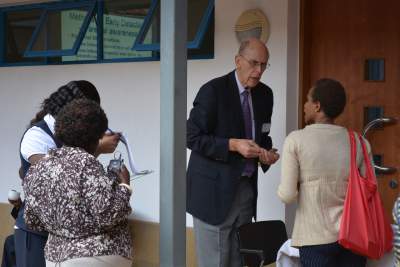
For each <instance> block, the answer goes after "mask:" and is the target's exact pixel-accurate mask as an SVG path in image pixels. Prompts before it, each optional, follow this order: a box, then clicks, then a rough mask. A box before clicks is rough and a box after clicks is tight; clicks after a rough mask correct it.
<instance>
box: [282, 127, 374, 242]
mask: <svg viewBox="0 0 400 267" xmlns="http://www.w3.org/2000/svg"><path fill="white" fill-rule="evenodd" d="M366 143H367V149H368V152H369V153H370V151H371V149H370V145H369V144H368V142H366ZM357 165H358V167H359V168H360V170H361V173H362V174H364V170H365V166H364V164H363V161H362V150H361V146H360V143H359V141H358V138H357ZM349 169H350V141H349V137H348V133H347V129H346V128H343V127H341V126H337V125H332V124H312V125H309V126H307V127H305V128H304V129H302V130H298V131H294V132H292V133H290V134H289V136H287V138H286V140H285V143H284V147H283V152H282V175H281V183H280V185H279V188H278V196H279V198H280V199H281V200H282V201H283V202H285V203H290V202H293V201H295V200H297V202H298V206H297V210H296V219H295V223H294V229H293V234H292V246H296V247H300V246H307V245H320V244H328V243H333V242H336V241H337V239H338V233H339V225H340V219H341V217H342V212H343V203H344V199H345V196H346V190H347V184H348V175H349Z"/></svg>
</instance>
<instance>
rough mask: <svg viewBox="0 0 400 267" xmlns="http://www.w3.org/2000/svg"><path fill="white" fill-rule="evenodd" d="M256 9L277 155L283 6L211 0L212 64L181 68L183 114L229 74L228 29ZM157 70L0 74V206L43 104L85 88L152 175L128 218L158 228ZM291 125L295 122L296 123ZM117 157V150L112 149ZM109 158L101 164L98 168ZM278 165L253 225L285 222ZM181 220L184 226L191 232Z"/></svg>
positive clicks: (282, 129)
mask: <svg viewBox="0 0 400 267" xmlns="http://www.w3.org/2000/svg"><path fill="white" fill-rule="evenodd" d="M249 8H261V9H262V10H263V11H264V12H265V14H266V15H267V17H268V18H269V21H270V25H271V36H270V39H269V41H268V43H267V45H268V47H269V49H270V54H271V57H270V63H271V67H270V69H268V70H267V71H266V73H265V74H264V76H263V82H265V83H266V84H268V85H269V86H270V87H271V88H272V89H273V91H274V100H275V106H274V113H273V117H272V130H271V135H272V139H273V141H274V146H275V147H276V148H278V149H279V150H281V149H282V144H283V140H284V137H285V136H286V131H287V129H286V128H287V125H286V121H287V114H286V109H287V89H286V87H287V83H288V80H287V72H288V68H287V62H288V61H287V49H288V48H287V42H288V36H287V31H288V28H287V21H288V0H217V1H216V23H215V59H212V60H193V61H189V62H188V111H189V110H190V108H191V106H192V101H193V99H194V97H195V94H196V93H197V90H198V88H199V87H200V86H201V85H202V84H203V83H205V82H206V81H208V80H209V79H211V78H213V77H217V76H220V75H224V74H226V73H227V72H229V71H231V70H232V69H233V68H234V55H235V53H236V52H237V48H238V43H237V41H236V38H235V35H234V31H233V29H234V23H235V21H236V19H237V17H238V16H239V15H240V13H241V12H242V11H244V10H246V9H249ZM159 70H160V68H159V62H136V63H112V64H86V65H64V66H35V67H11V68H0V120H1V125H2V126H1V131H0V138H1V140H2V141H3V142H2V148H1V153H0V166H1V170H2V172H1V173H2V174H1V178H0V201H1V202H6V201H7V191H8V190H9V189H10V188H16V189H19V190H21V187H20V181H19V178H18V174H17V172H18V168H19V165H20V161H19V154H18V147H19V141H20V137H21V135H22V133H23V131H24V128H25V127H26V125H27V124H28V122H29V120H30V119H31V118H32V117H33V115H34V114H35V113H36V111H37V110H38V109H39V105H40V102H41V101H42V100H43V99H44V97H45V96H48V95H49V94H50V93H51V92H52V91H54V90H55V89H57V88H58V87H59V86H60V85H62V84H65V83H67V82H68V81H70V80H78V79H86V80H89V81H92V82H93V83H94V84H95V85H96V87H97V88H98V89H99V91H100V95H101V98H102V106H103V108H104V109H105V111H106V113H107V114H108V118H109V122H110V123H109V124H110V127H111V128H112V129H113V130H116V131H118V130H123V132H124V133H125V134H126V135H127V136H128V137H129V140H130V142H131V145H132V147H133V149H134V155H135V160H136V162H137V164H138V165H139V166H140V167H141V168H143V169H152V170H154V171H155V172H154V173H153V174H151V175H148V176H146V177H143V178H140V179H138V180H135V181H133V182H132V183H133V187H134V194H133V197H132V205H133V208H134V217H136V218H140V219H144V220H148V221H156V222H158V221H159V190H160V188H159V154H160V153H159V144H160V140H159V137H160V134H159V132H160V129H159V123H160V115H159V104H160V94H159V88H160V84H159V83H160V75H159ZM295 117H297V115H295ZM118 149H119V150H121V151H124V148H123V146H119V147H118ZM109 158H110V157H109V156H101V157H100V159H101V160H102V161H104V162H107V161H108V160H109ZM279 177H280V164H279V163H278V164H276V165H274V166H273V167H272V168H271V169H270V170H269V171H268V172H267V173H266V174H262V173H260V177H259V180H260V182H259V195H260V197H259V206H258V214H259V219H284V218H285V209H284V205H282V204H281V202H280V201H279V200H278V198H277V196H276V188H277V185H278V182H279ZM191 224H192V221H191V216H188V225H191Z"/></svg>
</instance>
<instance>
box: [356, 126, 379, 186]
mask: <svg viewBox="0 0 400 267" xmlns="http://www.w3.org/2000/svg"><path fill="white" fill-rule="evenodd" d="M358 139H359V140H360V144H361V148H362V151H363V158H364V164H365V167H366V172H368V173H369V174H370V175H365V176H366V178H368V179H369V180H370V181H371V182H373V183H376V179H374V177H375V172H374V170H373V168H372V164H371V160H370V158H369V155H368V151H367V146H366V144H365V141H364V138H363V137H362V136H361V135H360V134H358Z"/></svg>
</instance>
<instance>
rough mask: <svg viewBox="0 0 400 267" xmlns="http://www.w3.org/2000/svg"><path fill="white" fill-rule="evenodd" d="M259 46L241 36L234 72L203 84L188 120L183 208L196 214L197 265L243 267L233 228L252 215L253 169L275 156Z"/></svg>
mask: <svg viewBox="0 0 400 267" xmlns="http://www.w3.org/2000/svg"><path fill="white" fill-rule="evenodd" d="M268 58H269V52H268V49H267V47H266V46H265V44H264V43H262V42H261V41H260V40H258V39H255V38H251V39H248V40H246V41H244V42H243V43H242V44H241V45H240V48H239V52H238V54H237V55H236V57H235V65H236V69H235V71H232V72H230V73H228V74H227V75H225V76H222V77H219V78H216V79H213V80H211V81H209V82H207V83H206V84H205V85H203V86H202V87H201V88H200V90H199V92H198V94H197V96H196V98H195V100H194V102H193V108H192V110H191V112H190V116H189V119H188V121H187V147H188V148H189V149H191V150H192V152H191V155H190V160H189V166H188V170H187V211H188V212H189V213H190V214H192V215H193V223H194V231H195V237H196V247H197V257H198V259H199V266H200V267H214V266H215V267H217V266H218V267H220V266H226V267H236V266H241V260H240V254H239V250H238V240H237V238H236V229H237V227H239V226H240V225H242V224H245V223H248V222H251V219H252V217H253V216H254V217H255V214H256V203H257V176H258V170H257V166H258V164H259V163H260V165H261V168H262V169H263V171H264V172H266V171H267V170H268V168H269V166H270V165H271V164H273V163H275V162H276V161H277V160H278V159H279V154H277V153H276V150H275V149H273V148H272V141H271V137H270V136H269V132H270V127H271V115H272V106H273V95H272V90H271V89H270V88H269V87H268V86H267V85H265V84H263V83H262V82H260V79H261V76H262V74H263V72H264V71H265V69H266V67H267V64H268Z"/></svg>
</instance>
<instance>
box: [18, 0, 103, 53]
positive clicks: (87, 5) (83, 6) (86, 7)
mask: <svg viewBox="0 0 400 267" xmlns="http://www.w3.org/2000/svg"><path fill="white" fill-rule="evenodd" d="M95 6H96V3H95V2H94V1H89V2H78V3H65V4H60V5H55V6H51V7H49V8H47V9H46V10H45V11H44V12H43V13H42V16H41V18H40V22H39V24H38V26H37V27H36V29H35V31H34V33H33V35H32V38H31V40H30V42H29V44H28V47H27V49H26V51H25V57H40V56H43V57H54V56H72V55H75V54H76V53H77V52H78V49H79V47H80V45H81V43H82V40H83V37H84V36H85V33H86V31H87V29H88V27H89V23H90V20H91V18H92V17H93V15H94V11H95ZM75 9H78V10H81V11H82V12H85V11H86V15H85V16H84V20H83V22H82V25H81V27H80V29H79V33H78V34H77V37H76V39H75V41H74V42H73V46H72V47H71V48H67V49H51V48H50V49H49V38H48V29H47V26H48V24H49V23H50V19H49V18H50V16H51V15H52V14H54V13H58V12H60V13H61V12H65V11H68V10H75ZM40 36H42V37H43V38H39V37H40ZM41 40H42V41H43V42H44V45H43V47H42V48H43V49H42V50H39V49H38V50H36V49H35V47H39V48H40V43H39V42H40V41H41Z"/></svg>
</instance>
